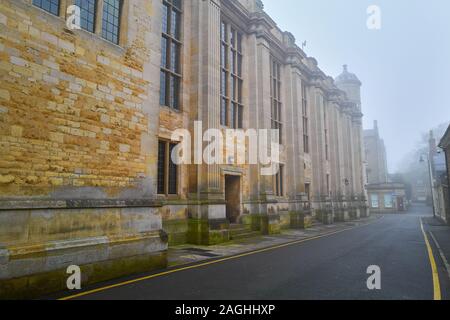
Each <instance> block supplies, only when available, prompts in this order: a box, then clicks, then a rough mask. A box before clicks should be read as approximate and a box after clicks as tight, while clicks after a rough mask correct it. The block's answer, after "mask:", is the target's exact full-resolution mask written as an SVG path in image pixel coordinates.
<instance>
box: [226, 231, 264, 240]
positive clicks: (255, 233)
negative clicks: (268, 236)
mask: <svg viewBox="0 0 450 320" xmlns="http://www.w3.org/2000/svg"><path fill="white" fill-rule="evenodd" d="M260 235H261V232H258V231H247V232H245V233H239V234H231V235H230V238H231V240H241V239H247V238H253V237H257V236H260Z"/></svg>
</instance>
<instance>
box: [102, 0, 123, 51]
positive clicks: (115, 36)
mask: <svg viewBox="0 0 450 320" xmlns="http://www.w3.org/2000/svg"><path fill="white" fill-rule="evenodd" d="M121 6H122V0H104V3H103V23H102V36H103V38H105V39H106V40H108V41H111V42H113V43H115V44H119V32H120V15H121Z"/></svg>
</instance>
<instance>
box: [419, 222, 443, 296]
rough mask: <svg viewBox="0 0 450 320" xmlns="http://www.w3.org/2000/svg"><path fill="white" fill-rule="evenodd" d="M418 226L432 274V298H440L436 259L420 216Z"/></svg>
mask: <svg viewBox="0 0 450 320" xmlns="http://www.w3.org/2000/svg"><path fill="white" fill-rule="evenodd" d="M420 227H421V229H422V233H423V237H424V238H425V244H426V246H427V251H428V257H429V259H430V264H431V272H432V275H433V291H434V300H442V296H441V286H440V284H439V273H438V271H437V267H436V260H434V255H433V249H432V248H431V245H430V241H429V240H428V236H427V233H426V232H425V228H424V227H423V220H422V218H420Z"/></svg>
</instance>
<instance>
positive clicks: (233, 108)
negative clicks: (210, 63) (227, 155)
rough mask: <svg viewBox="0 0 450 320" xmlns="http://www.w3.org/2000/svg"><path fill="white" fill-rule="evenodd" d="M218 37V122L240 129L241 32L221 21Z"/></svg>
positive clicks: (241, 117)
mask: <svg viewBox="0 0 450 320" xmlns="http://www.w3.org/2000/svg"><path fill="white" fill-rule="evenodd" d="M220 39H221V49H220V65H221V76H220V96H221V99H220V124H221V125H222V126H229V127H231V128H234V129H242V128H243V113H244V107H243V105H242V86H243V79H242V34H241V33H240V32H238V31H237V30H236V29H234V28H233V27H232V26H230V25H229V24H228V23H226V22H223V21H222V23H221V29H220Z"/></svg>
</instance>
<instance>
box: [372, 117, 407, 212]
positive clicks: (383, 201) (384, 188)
mask: <svg viewBox="0 0 450 320" xmlns="http://www.w3.org/2000/svg"><path fill="white" fill-rule="evenodd" d="M364 146H365V153H366V176H367V193H368V195H369V206H370V210H371V212H374V213H377V212H378V213H386V212H399V211H405V210H406V209H407V198H406V188H405V185H404V184H402V183H393V182H390V181H389V179H388V177H389V173H388V167H387V156H386V147H385V145H384V141H383V139H381V137H380V133H379V130H378V122H377V121H375V122H374V126H373V129H370V130H364Z"/></svg>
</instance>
